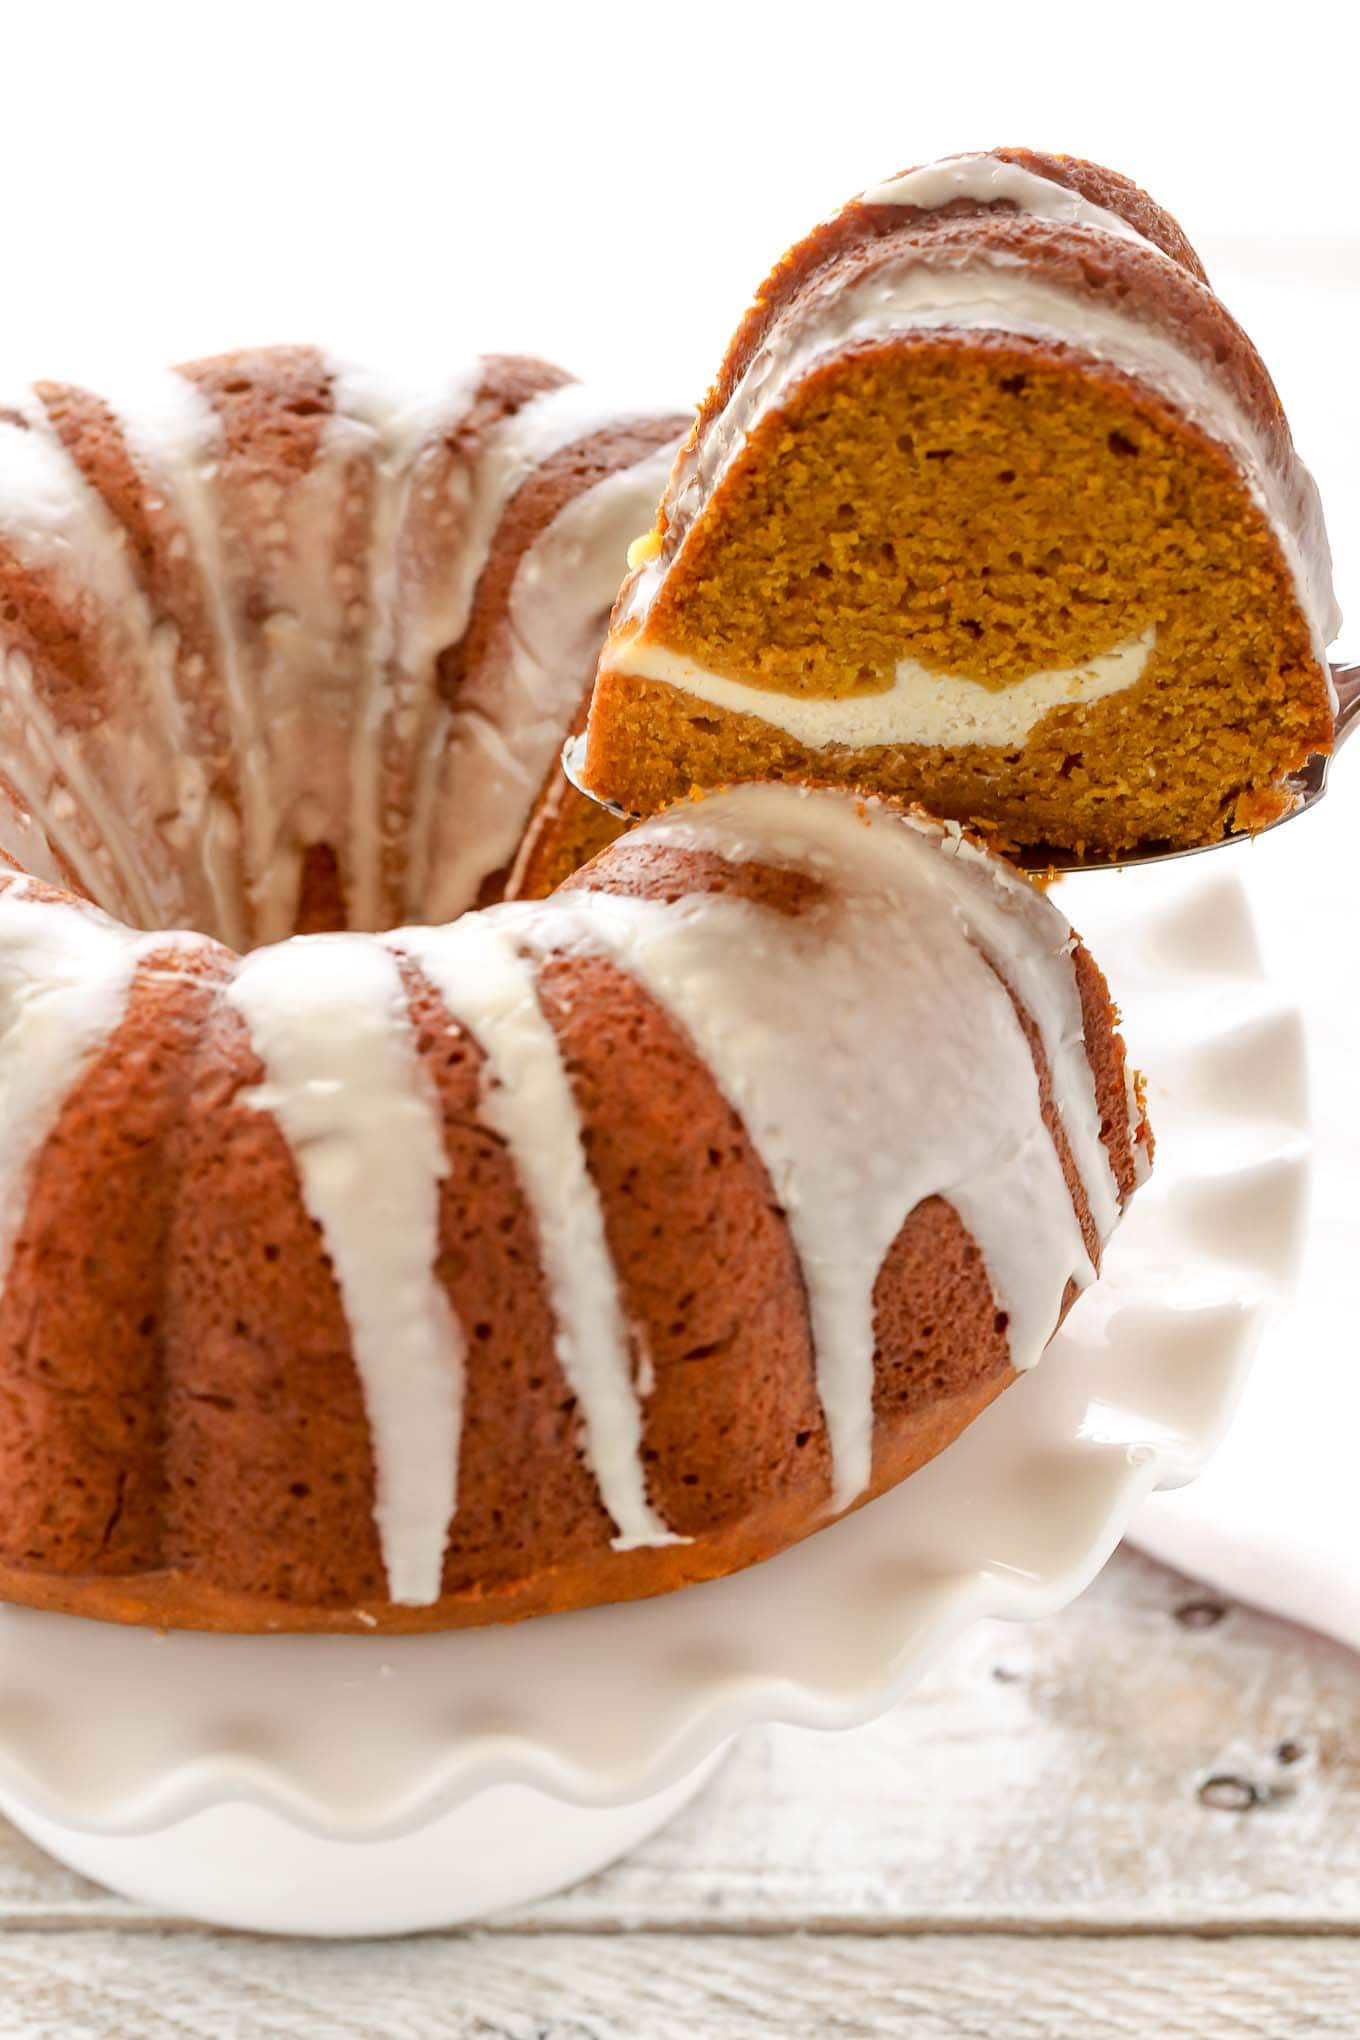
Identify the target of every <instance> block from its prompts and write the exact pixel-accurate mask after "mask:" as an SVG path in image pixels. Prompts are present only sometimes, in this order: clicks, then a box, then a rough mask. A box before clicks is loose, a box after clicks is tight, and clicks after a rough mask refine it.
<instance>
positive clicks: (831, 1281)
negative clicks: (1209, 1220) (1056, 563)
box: [495, 786, 1117, 1508]
mask: <svg viewBox="0 0 1360 2040" xmlns="http://www.w3.org/2000/svg"><path fill="white" fill-rule="evenodd" d="M734 838H735V841H736V845H737V847H736V849H735V851H734V849H733V843H734ZM634 840H635V841H637V840H641V841H644V842H646V841H660V842H668V843H673V844H676V845H678V846H680V847H689V846H691V845H692V846H696V847H707V848H711V849H715V850H718V851H720V852H721V854H723V855H725V856H729V857H732V856H734V855H735V857H736V858H738V859H743V858H745V859H754V860H757V861H763V862H770V863H775V864H781V863H793V864H796V865H797V866H798V867H799V868H800V869H805V870H808V871H810V872H811V873H813V874H814V875H818V876H822V877H824V878H825V880H826V884H827V887H828V892H827V896H826V900H825V902H824V903H822V904H819V905H817V906H815V907H813V908H811V909H809V910H806V911H805V912H804V913H803V914H802V915H800V916H799V917H797V918H796V919H794V918H789V917H786V916H781V915H777V914H774V913H772V912H770V911H767V910H764V909H762V908H760V907H757V906H754V905H752V904H751V903H749V902H747V901H744V900H741V899H737V898H734V897H731V896H723V895H701V896H697V897H693V898H684V899H681V900H679V901H677V902H674V903H661V902H657V901H654V900H646V899H630V898H624V897H618V896H615V895H611V894H608V893H594V894H592V893H580V894H577V893H564V894H559V895H557V896H556V897H555V898H553V899H552V900H550V901H548V902H544V903H542V904H540V905H513V906H508V907H503V908H500V909H498V910H496V917H495V918H496V923H497V926H498V928H499V929H500V930H501V931H502V939H505V937H507V936H508V937H509V938H510V939H513V940H514V941H516V942H517V943H518V944H519V946H520V947H521V949H522V950H524V951H527V952H529V953H531V954H533V955H535V956H537V957H540V958H546V957H548V956H550V955H552V954H555V953H561V952H562V951H569V952H573V953H575V952H583V953H594V954H601V955H605V956H607V957H609V958H610V959H611V961H613V962H614V963H616V964H617V965H618V966H619V967H620V968H621V969H623V970H625V971H627V972H628V973H629V974H630V975H631V976H632V977H634V978H635V979H636V980H637V982H638V983H639V984H641V985H642V986H643V987H644V988H645V989H646V990H647V991H648V992H649V993H650V995H651V996H652V997H653V998H655V999H656V1000H657V1001H658V1003H659V1004H660V1005H661V1006H662V1007H663V1008H664V1009H665V1010H666V1011H667V1012H668V1013H669V1014H670V1015H671V1016H672V1018H673V1019H674V1020H675V1021H676V1022H677V1023H678V1025H679V1026H680V1027H681V1028H682V1029H683V1030H685V1031H686V1032H687V1033H688V1034H689V1036H690V1038H691V1040H692V1041H693V1042H694V1044H695V1047H696V1050H697V1051H698V1053H699V1055H700V1056H701V1057H702V1058H703V1059H704V1061H705V1062H706V1063H707V1064H708V1065H709V1067H710V1068H711V1070H712V1072H713V1075H714V1077H715V1080H716V1081H717V1083H718V1085H719V1087H720V1089H721V1090H722V1092H723V1095H724V1096H725V1097H726V1098H727V1100H728V1102H729V1103H730V1104H731V1105H732V1106H733V1108H734V1109H735V1110H736V1111H737V1112H738V1113H739V1114H740V1116H741V1117H742V1119H743V1121H744V1123H745V1126H746V1129H747V1132H748V1134H749V1135H750V1138H751V1140H752V1142H753V1144H754V1146H755V1148H756V1151H757V1153H758V1154H759V1155H760V1157H761V1159H762V1161H763V1163H764V1165H765V1168H766V1170H767V1172H768V1174H769V1177H770V1181H771V1185H772V1187H773V1190H774V1194H775V1196H776V1197H777V1198H778V1199H779V1202H780V1204H781V1206H782V1208H783V1210H784V1212H785V1214H786V1217H787V1220H788V1224H789V1227H790V1231H791V1234H792V1237H793V1240H794V1244H795V1247H796V1250H797V1252H798V1255H799V1260H800V1263H801V1266H802V1270H803V1278H804V1282H805V1285H806V1289H807V1296H808V1312H809V1318H810V1323H811V1330H812V1338H813V1347H814V1352H815V1356H816V1367H817V1380H818V1391H819V1395H820V1398H821V1402H822V1407H823V1411H824V1413H825V1419H826V1425H827V1433H828V1438H829V1440H830V1444H831V1448H832V1455H833V1465H834V1470H835V1496H834V1499H835V1505H836V1507H837V1508H844V1507H847V1506H848V1505H849V1504H850V1503H851V1502H852V1501H853V1500H854V1499H855V1497H856V1496H857V1495H859V1494H861V1493H862V1492H863V1490H864V1488H865V1487H866V1486H867V1484H868V1481H869V1475H870V1461H871V1449H872V1429H873V1363H874V1310H873V1293H874V1286H875V1283H876V1281H877V1279H878V1275H879V1272H880V1270H881V1268H882V1265H883V1261H884V1258H885V1256H886V1255H887V1252H888V1250H889V1248H890V1247H891V1246H892V1244H893V1241H894V1240H895V1239H896V1237H897V1234H898V1232H899V1231H900V1230H901V1227H902V1225H903V1223H904V1221H905V1220H906V1218H907V1217H908V1216H909V1214H910V1213H911V1211H913V1210H914V1209H915V1207H916V1206H917V1204H919V1203H920V1202H921V1201H922V1200H923V1199H925V1198H927V1197H931V1196H937V1195H938V1196H942V1197H945V1198H947V1199H948V1200H949V1202H950V1203H951V1204H952V1205H953V1206H954V1208H955V1209H956V1211H957V1212H958V1213H959V1216H960V1217H961V1218H962V1220H963V1221H964V1223H965V1224H966V1225H967V1226H968V1228H969V1231H970V1232H971V1233H972V1234H973V1236H974V1238H975V1240H976V1242H977V1244H978V1246H979V1248H980V1250H981V1252H982V1256H983V1259H984V1263H985V1265H986V1268H987V1271H988V1275H989V1278H990V1281H991V1285H992V1290H993V1294H994V1296H995V1298H996V1302H997V1306H998V1309H999V1310H1001V1311H1004V1312H1005V1313H1006V1314H1007V1318H1008V1338H1009V1342H1010V1349H1011V1356H1012V1360H1013V1362H1014V1364H1015V1365H1016V1366H1017V1367H1028V1366H1031V1365H1033V1363H1034V1362H1035V1361H1036V1360H1037V1359H1038V1357H1039V1354H1040V1352H1041V1351H1042V1349H1043V1347H1044V1346H1045V1345H1046V1344H1047V1342H1048V1339H1049V1338H1050V1337H1051V1335H1052V1332H1053V1329H1054V1326H1055V1325H1056V1323H1057V1321H1058V1316H1059V1312H1060V1309H1061V1305H1062V1300H1063V1296H1064V1293H1065V1290H1066V1287H1067V1284H1068V1282H1069V1281H1075V1282H1077V1283H1078V1284H1079V1285H1085V1284H1086V1283H1087V1282H1089V1281H1090V1280H1091V1278H1092V1273H1093V1271H1092V1268H1091V1265H1090V1260H1089V1257H1088V1255H1087V1252H1086V1249H1085V1246H1084V1244H1083V1241H1082V1238H1081V1232H1080V1227H1079V1225H1078V1221H1077V1218H1076V1214H1075V1212H1074V1210H1073V1206H1072V1200H1071V1197H1070V1195H1069V1193H1068V1189H1067V1185H1066V1182H1065V1179H1064V1177H1063V1173H1062V1168H1061V1165H1060V1163H1059V1160H1058V1156H1057V1152H1056V1149H1055V1147H1054V1144H1053V1141H1052V1139H1051V1137H1050V1135H1049V1133H1048V1130H1047V1128H1046V1127H1045V1125H1044V1121H1043V1117H1042V1113H1041V1109H1040V1096H1039V1087H1038V1080H1037V1077H1036V1074H1035V1069H1034V1063H1033V1059H1032V1056H1031V1054H1030V1050H1029V1046H1028V1044H1027V1042H1026V1040H1025V1037H1024V1034H1023V1032H1022V1030H1021V1027H1020V1024H1019V1021H1018V1020H1017V1017H1016V1013H1015V1008H1014V1006H1013V1004H1012V1001H1011V998H1010V996H1009V994H1008V991H1007V985H1009V986H1010V987H1011V988H1012V989H1013V990H1014V991H1015V993H1016V994H1017V996H1019V997H1021V998H1022V999H1023V1001H1024V1003H1025V1004H1026V1006H1027V1007H1028V1008H1029V1010H1030V1011H1031V1012H1032V1014H1033V1017H1034V1019H1035V1022H1036V1024H1037V1025H1038V1026H1039V1029H1040V1033H1041V1038H1042V1039H1043V1041H1044V1044H1045V1047H1046V1049H1048V1050H1049V1052H1050V1055H1051V1057H1052V1061H1051V1063H1050V1067H1051V1069H1052V1073H1053V1086H1054V1096H1055V1101H1056V1102H1057V1104H1058V1108H1059V1111H1060V1112H1061V1113H1062V1114H1063V1117H1064V1123H1065V1124H1066V1125H1067V1128H1068V1131H1069V1134H1070V1135H1071V1136H1072V1146H1073V1150H1074V1154H1075V1156H1076V1160H1077V1166H1078V1167H1079V1169H1081V1171H1082V1174H1083V1180H1084V1181H1085V1180H1087V1178H1086V1171H1087V1169H1088V1168H1090V1169H1091V1171H1092V1176H1091V1179H1090V1182H1089V1190H1090V1195H1091V1203H1092V1208H1093V1214H1094V1215H1095V1216H1096V1218H1097V1224H1098V1225H1100V1226H1101V1228H1102V1230H1107V1229H1108V1226H1109V1224H1110V1223H1112V1220H1113V1214H1114V1212H1115V1211H1116V1209H1117V1199H1116V1195H1115V1190H1114V1183H1113V1177H1112V1175H1111V1172H1110V1166H1109V1161H1108V1158H1107V1157H1106V1156H1105V1154H1104V1151H1103V1148H1102V1149H1101V1150H1100V1153H1099V1156H1098V1158H1097V1157H1096V1156H1094V1155H1093V1154H1092V1152H1091V1140H1090V1138H1089V1135H1090V1130H1091V1129H1090V1125H1089V1122H1090V1120H1091V1119H1092V1118H1093V1116H1094V1112H1095V1104H1094V1087H1093V1081H1092V1078H1091V1073H1090V1069H1089V1067H1088V1066H1087V1065H1086V1058H1085V1050H1084V1045H1083V1042H1082V1035H1081V1027H1080V1003H1079V1000H1078V999H1077V995H1076V987H1075V980H1074V976H1073V968H1072V962H1071V934H1070V930H1069V929H1068V927H1067V925H1066V923H1065V922H1064V921H1063V919H1062V917H1061V915H1059V914H1058V913H1057V912H1056V910H1055V909H1053V908H1052V907H1050V906H1049V905H1048V903H1047V902H1045V901H1043V900H1041V899H1040V898H1039V896H1038V895H1037V894H1034V893H1032V891H1031V889H1030V888H1028V887H1024V891H1025V892H1026V893H1029V895H1030V899H1031V900H1032V901H1033V903H1034V906H1035V907H1037V909H1038V913H1037V914H1035V913H1033V912H1032V911H1031V910H1030V908H1029V906H1028V904H1027V903H1025V902H1024V901H1022V899H1021V897H1020V895H1019V893H1018V892H1017V893H1016V894H1015V895H1012V894H1011V893H1010V892H1009V891H1008V890H1007V889H1006V888H1005V887H1004V886H1001V885H999V884H998V882H997V878H996V874H995V872H994V869H993V867H992V866H991V865H990V863H988V862H987V861H986V860H984V859H983V858H982V856H981V854H980V853H977V854H974V855H969V854H967V850H968V846H966V845H963V844H962V843H961V842H960V840H959V839H957V838H952V837H950V836H949V835H947V834H945V833H944V832H940V831H936V830H933V829H926V828H923V827H918V826H916V825H914V824H912V823H909V822H908V823H904V822H902V821H901V820H900V819H899V818H897V817H895V816H890V815H886V814H883V813H881V812H880V813H878V814H873V813H872V812H871V811H868V810H865V809H864V808H863V805H862V804H857V803H856V802H855V801H854V800H853V799H852V798H849V797H842V796H839V795H835V794H827V793H823V794H820V795H818V796H815V797H812V798H808V797H807V796H805V795H804V794H803V793H802V792H800V791H799V790H798V789H794V788H790V787H775V786H760V787H744V788H739V789H736V790H735V791H733V792H731V793H727V794H723V795H719V796H715V797H712V798H711V799H709V800H706V801H705V802H703V803H701V804H700V806H699V807H698V809H697V810H696V811H695V814H694V816H693V817H691V816H690V815H689V814H688V813H687V812H679V813H676V814H671V815H667V816H663V817H662V818H660V819H659V820H658V821H656V822H654V823H650V824H648V825H646V826H645V827H644V828H643V829H641V830H639V831H638V832H637V834H636V836H635V838H634ZM1016 885H1017V887H1023V886H1024V882H1023V881H1021V880H1017V881H1016ZM885 928H891V930H892V940H891V944H890V945H887V946H885V941H884V931H885ZM1036 933H1037V934H1038V936H1039V941H1038V944H1037V946H1036ZM993 964H994V965H995V968H993V967H992V966H993ZM999 979H1001V980H1004V982H1001V981H999ZM942 987H947V988H948V989H947V997H945V996H944V995H942ZM1031 1001H1033V1003H1032V1004H1031ZM958 1014H966V1015H967V1020H968V1024H967V1029H966V1032H965V1031H964V1030H963V1029H961V1028H960V1027H958V1026H957V1025H956V1024H954V1016H956V1015H958ZM1078 1065H1080V1069H1079V1068H1078ZM812 1071H815V1072H816V1081H815V1082H810V1081H809V1072H812ZM1096 1140H1097V1143H1098V1128H1097V1129H1096Z"/></svg>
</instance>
